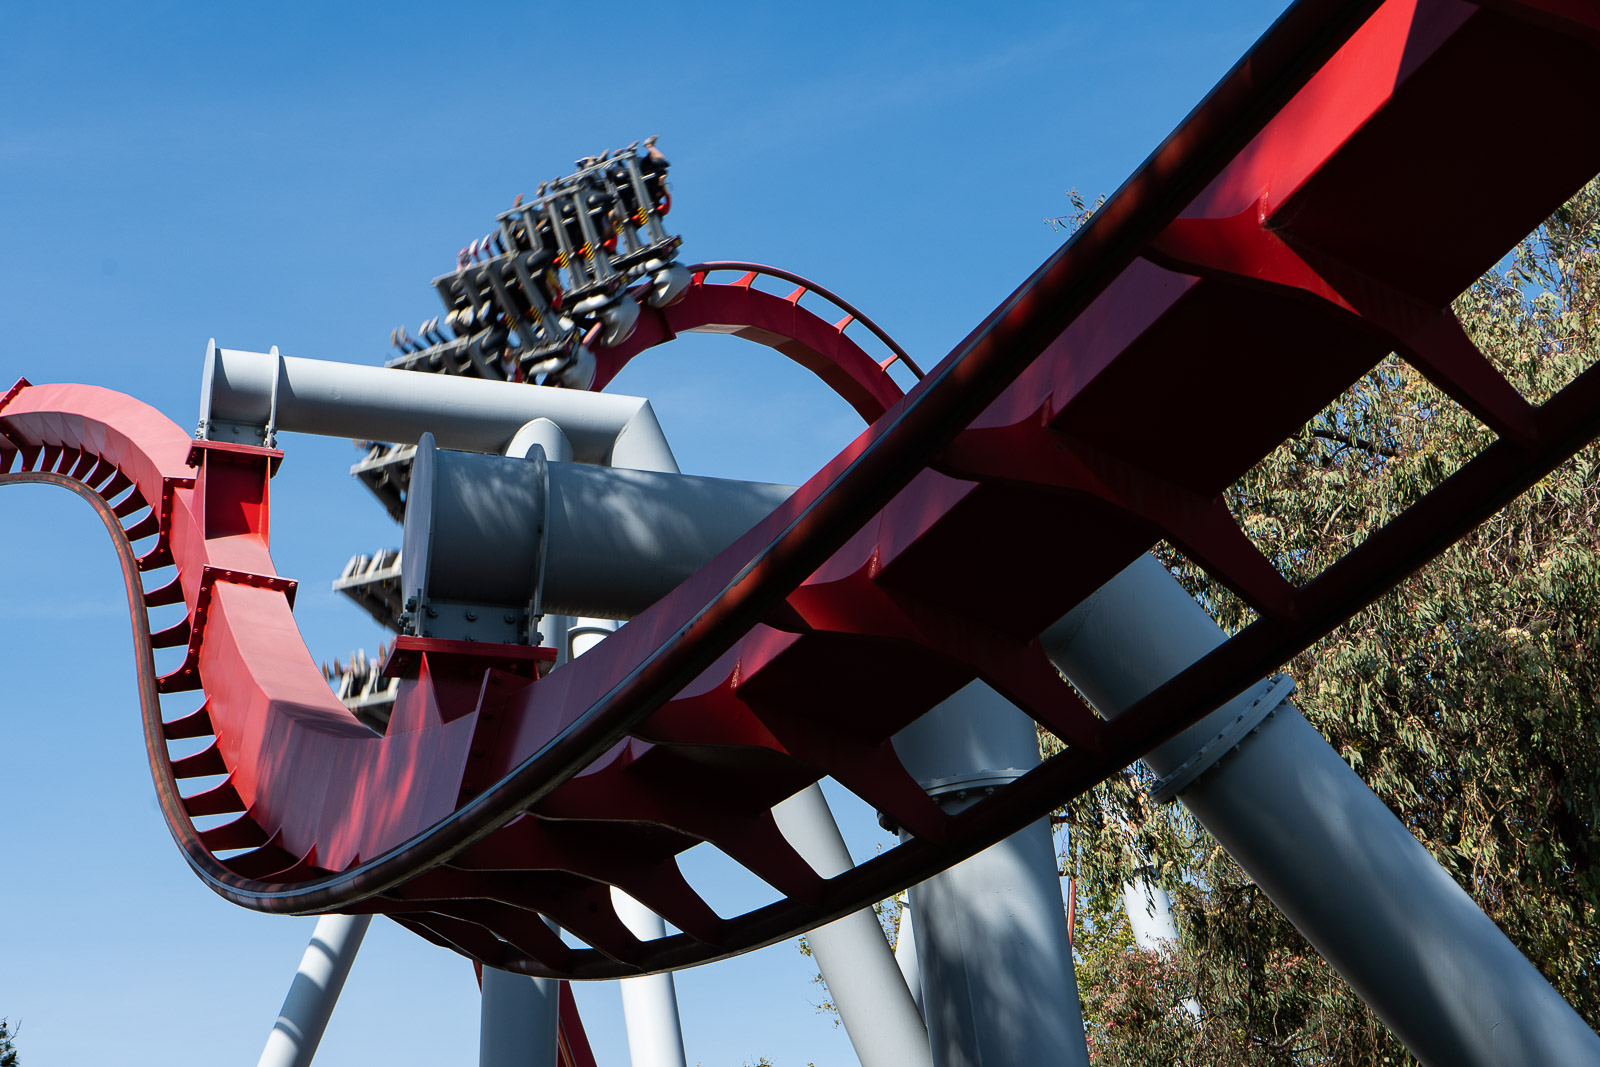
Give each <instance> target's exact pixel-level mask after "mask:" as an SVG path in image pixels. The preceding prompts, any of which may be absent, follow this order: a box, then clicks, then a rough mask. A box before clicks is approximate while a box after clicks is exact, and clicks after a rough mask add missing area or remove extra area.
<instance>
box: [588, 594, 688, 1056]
mask: <svg viewBox="0 0 1600 1067" xmlns="http://www.w3.org/2000/svg"><path fill="white" fill-rule="evenodd" d="M571 622H572V625H571V626H570V628H569V629H568V631H567V632H568V638H567V641H566V644H567V646H568V648H569V649H570V654H571V656H572V658H573V659H576V658H577V657H579V656H581V655H583V654H584V653H585V652H587V651H589V650H590V649H591V648H593V647H594V646H595V645H597V644H599V643H600V642H601V641H603V640H605V638H606V635H607V634H608V633H610V632H611V631H612V630H615V629H616V628H617V623H616V622H614V621H612V620H610V619H589V618H578V619H573V620H571ZM611 903H612V906H613V907H615V908H616V909H617V917H618V918H620V919H621V920H622V923H623V925H624V926H626V927H627V928H628V929H629V930H632V931H633V934H634V936H635V937H638V938H641V939H644V940H649V939H653V938H657V937H665V936H666V935H667V924H666V923H665V922H663V921H662V919H661V916H659V915H657V914H656V913H655V912H653V911H651V910H650V909H649V908H647V907H645V906H644V905H643V904H641V903H639V902H638V901H637V900H635V899H633V898H632V897H630V896H629V895H628V894H626V893H624V892H623V891H622V890H620V889H615V888H613V889H612V890H611ZM617 988H618V990H619V991H620V992H621V994H622V1019H623V1023H624V1025H625V1026H626V1027H627V1030H628V1060H629V1062H630V1063H631V1064H632V1065H633V1067H687V1063H688V1061H687V1059H686V1058H685V1056H684V1051H683V1024H682V1022H681V1021H680V1020H679V1018H678V989H677V985H676V983H675V982H674V980H673V977H672V974H671V972H668V973H666V974H651V975H646V976H644V977H643V978H624V979H622V980H621V981H619V982H618V983H617Z"/></svg>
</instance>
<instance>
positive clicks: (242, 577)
mask: <svg viewBox="0 0 1600 1067" xmlns="http://www.w3.org/2000/svg"><path fill="white" fill-rule="evenodd" d="M218 582H229V583H231V584H233V585H247V586H251V587H253V588H256V589H274V590H276V591H278V592H280V593H282V594H283V595H284V597H285V599H287V600H288V602H289V606H290V607H291V608H292V607H294V595H295V591H296V590H297V589H298V588H299V587H300V583H299V582H297V581H295V580H294V579H292V578H280V577H278V576H277V575H275V574H251V573H249V572H248V571H235V570H227V569H225V568H222V567H212V566H206V567H203V568H202V569H201V571H200V591H199V593H198V594H197V595H196V597H195V603H194V614H193V615H191V616H190V618H189V619H188V620H187V625H188V626H189V647H188V650H187V652H186V653H185V655H184V657H183V663H181V664H180V665H179V666H178V667H177V668H176V669H174V670H172V671H171V672H169V673H167V674H164V675H162V676H161V677H159V678H157V679H156V691H157V692H159V693H181V692H186V691H188V690H191V689H198V688H200V684H201V683H200V646H201V645H202V644H204V643H205V637H206V614H207V612H209V611H210V609H211V593H212V590H213V589H214V588H215V587H216V584H217V583H218ZM163 632H166V631H163Z"/></svg>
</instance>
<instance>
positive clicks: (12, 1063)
mask: <svg viewBox="0 0 1600 1067" xmlns="http://www.w3.org/2000/svg"><path fill="white" fill-rule="evenodd" d="M16 1038H17V1028H16V1027H15V1026H13V1025H11V1024H10V1023H9V1022H7V1021H6V1020H5V1019H0V1067H18V1065H19V1064H20V1063H21V1062H22V1061H21V1060H19V1059H18V1058H17V1040H16Z"/></svg>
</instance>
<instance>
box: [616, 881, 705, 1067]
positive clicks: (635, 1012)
mask: <svg viewBox="0 0 1600 1067" xmlns="http://www.w3.org/2000/svg"><path fill="white" fill-rule="evenodd" d="M611 903H612V905H613V906H614V907H615V908H616V909H617V917H618V918H620V919H621V920H622V923H623V925H624V926H626V927H627V928H628V929H629V930H632V931H633V934H634V936H635V937H637V938H639V939H641V940H646V941H648V940H653V939H655V938H658V937H665V936H667V924H666V923H665V922H663V921H662V920H661V916H659V915H657V914H656V913H655V912H653V911H651V910H650V909H649V908H647V907H645V906H644V905H643V904H641V903H639V902H638V901H637V900H634V899H633V898H632V897H630V896H629V895H628V894H626V893H624V892H623V891H622V890H620V889H617V888H615V887H613V888H612V890H611ZM617 985H618V986H619V987H620V988H621V990H622V1019H623V1022H624V1024H625V1025H626V1026H627V1028H628V1060H629V1062H630V1063H632V1064H633V1067H685V1065H686V1064H687V1063H688V1060H687V1058H686V1057H685V1056H684V1052H683V1027H682V1024H681V1023H680V1022H679V1021H678V991H677V988H676V986H674V985H673V982H672V975H671V974H648V975H645V976H644V977H642V978H624V979H622V980H621V981H619V982H618V983H617Z"/></svg>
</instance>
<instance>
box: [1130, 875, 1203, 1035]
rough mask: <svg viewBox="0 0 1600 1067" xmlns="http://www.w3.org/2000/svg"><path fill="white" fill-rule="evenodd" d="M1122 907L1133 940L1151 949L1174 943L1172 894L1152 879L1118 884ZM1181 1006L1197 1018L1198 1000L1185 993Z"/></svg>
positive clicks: (1168, 947)
mask: <svg viewBox="0 0 1600 1067" xmlns="http://www.w3.org/2000/svg"><path fill="white" fill-rule="evenodd" d="M1122 907H1123V910H1124V911H1126V912H1127V913H1128V927H1129V928H1130V929H1131V930H1132V931H1133V943H1134V944H1136V945H1138V946H1139V947H1140V948H1142V949H1145V950H1147V951H1151V952H1163V953H1169V952H1172V951H1173V950H1174V949H1175V948H1176V947H1177V944H1178V924H1177V923H1175V922H1173V921H1172V897H1171V896H1169V895H1168V894H1167V891H1166V890H1165V889H1162V888H1161V887H1160V886H1159V885H1156V884H1155V883H1154V882H1151V881H1148V880H1146V879H1144V878H1133V879H1130V880H1129V881H1126V882H1124V883H1123V884H1122ZM1183 1010H1184V1011H1186V1012H1188V1013H1189V1014H1190V1015H1193V1016H1194V1017H1195V1018H1196V1019H1198V1018H1200V1002H1199V1001H1198V1000H1196V999H1194V998H1193V997H1185V998H1184V1000H1183Z"/></svg>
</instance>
